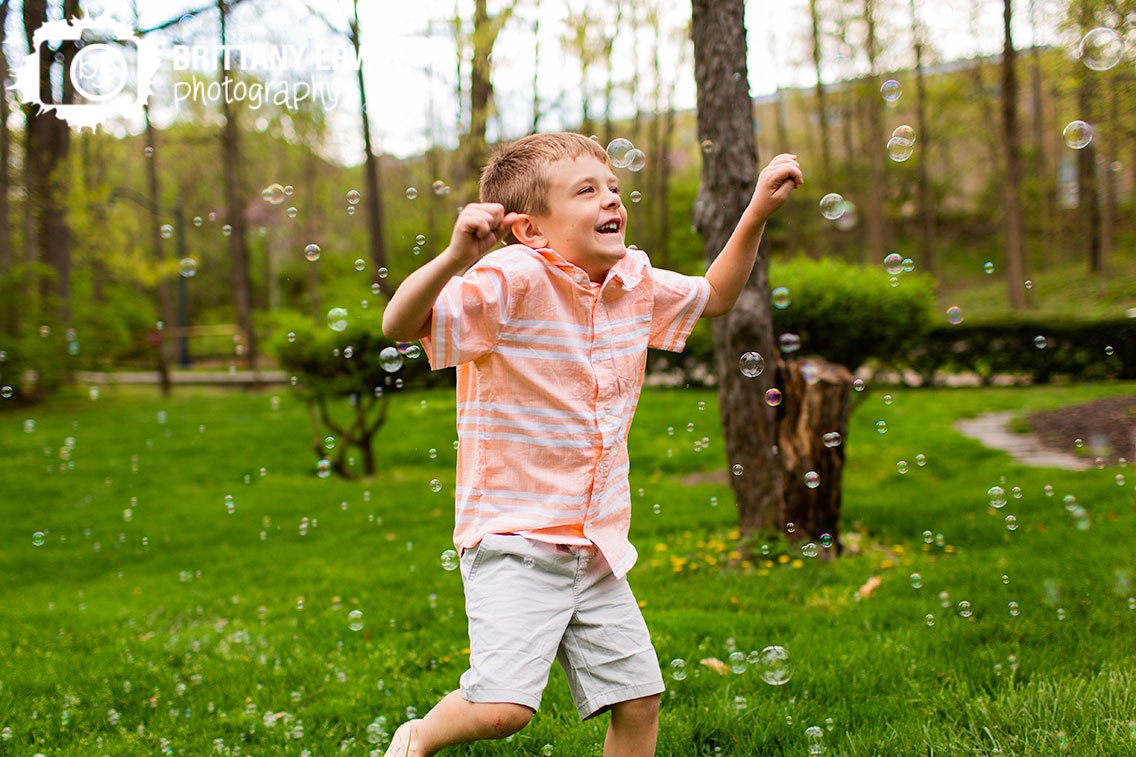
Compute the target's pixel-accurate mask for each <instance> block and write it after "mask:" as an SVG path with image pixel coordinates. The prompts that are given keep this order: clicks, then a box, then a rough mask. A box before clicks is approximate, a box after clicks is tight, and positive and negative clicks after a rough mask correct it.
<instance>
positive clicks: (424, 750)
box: [387, 691, 654, 757]
mask: <svg viewBox="0 0 1136 757" xmlns="http://www.w3.org/2000/svg"><path fill="white" fill-rule="evenodd" d="M532 716H533V711H532V710H531V709H530V708H528V707H525V706H524V705H523V704H513V703H512V702H470V701H467V700H466V699H464V698H463V697H462V695H461V692H460V691H451V692H450V693H449V694H447V695H446V696H445V697H443V698H442V701H440V702H438V704H436V705H434V708H433V709H432V710H430V711H429V712H428V713H426V715H425V717H423V718H422V719H421V720H411V721H408V722H406V723H403V724H402V725H401V726H399V728H398V730H397V731H395V733H394V737H393V738H392V739H391V746H390V749H388V750H387V755H389V756H390V757H395V756H396V755H397V757H407V756H409V757H429V755H432V754H434V753H435V752H437V751H438V750H439V749H441V748H442V747H447V746H452V745H453V744H464V743H466V742H469V741H478V740H480V739H502V738H505V737H506V736H509V735H510V734H514V733H516V732H517V731H519V730H521V729H522V728H524V727H525V726H526V725H528V722H529V721H530V720H531V719H532ZM653 743H654V742H653V741H652V744H653ZM392 749H393V750H395V751H393V752H392V751H391V750H392Z"/></svg>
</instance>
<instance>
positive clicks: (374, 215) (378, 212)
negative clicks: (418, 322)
mask: <svg viewBox="0 0 1136 757" xmlns="http://www.w3.org/2000/svg"><path fill="white" fill-rule="evenodd" d="M352 14H353V15H352V17H351V46H352V47H353V48H354V50H355V55H356V56H358V55H359V49H360V47H361V46H362V40H361V39H360V33H359V0H353V2H352ZM355 83H356V84H357V85H358V86H359V103H360V112H361V113H362V115H363V151H364V162H363V180H364V183H365V185H366V190H367V191H366V192H365V193H364V195H363V210H364V212H365V213H366V214H367V238H368V241H369V242H370V245H371V267H372V269H373V270H372V271H371V276H372V281H373V282H379V280H380V279H379V275H378V270H379V269H380V268H386V267H387V248H386V243H385V242H384V241H383V226H384V223H383V196H382V193H381V191H380V189H379V187H380V186H381V182H380V178H381V177H380V174H381V172H382V164H381V158H380V157H379V156H378V155H376V154H375V149H374V146H373V145H372V144H371V114H370V111H369V110H368V107H367V88H366V86H364V79H363V66H362V65H360V66H359V67H358V68H357V69H356V70H355ZM385 283H386V282H383V284H384V286H383V288H382V290H381V291H382V293H383V296H384V297H388V298H389V297H390V292H388V291H387V289H386V287H385Z"/></svg>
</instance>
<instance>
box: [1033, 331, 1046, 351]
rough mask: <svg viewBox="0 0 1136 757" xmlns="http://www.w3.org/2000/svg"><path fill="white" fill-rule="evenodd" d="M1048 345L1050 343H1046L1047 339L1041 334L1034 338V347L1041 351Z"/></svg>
mask: <svg viewBox="0 0 1136 757" xmlns="http://www.w3.org/2000/svg"><path fill="white" fill-rule="evenodd" d="M1047 344H1048V342H1047V341H1046V339H1045V337H1044V336H1041V335H1040V334H1038V335H1037V336H1035V337H1034V338H1033V346H1034V347H1037V348H1038V349H1039V350H1044V349H1045V346H1046V345H1047Z"/></svg>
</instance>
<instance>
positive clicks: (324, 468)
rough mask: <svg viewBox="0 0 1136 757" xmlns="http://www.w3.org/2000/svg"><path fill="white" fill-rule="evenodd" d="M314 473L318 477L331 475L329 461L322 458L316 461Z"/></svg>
mask: <svg viewBox="0 0 1136 757" xmlns="http://www.w3.org/2000/svg"><path fill="white" fill-rule="evenodd" d="M316 475H317V476H318V477H320V478H329V477H330V476H331V461H330V460H328V459H327V458H324V459H323V460H320V461H319V462H318V463H316Z"/></svg>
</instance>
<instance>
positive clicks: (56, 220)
mask: <svg viewBox="0 0 1136 757" xmlns="http://www.w3.org/2000/svg"><path fill="white" fill-rule="evenodd" d="M78 12H79V0H64V3H63V16H64V18H74V17H75V16H76V14H77V13H78ZM23 15H24V33H25V35H26V37H27V44H28V50H29V51H30V50H32V49H33V37H34V35H35V32H36V30H37V29H39V27H40V26H42V25H43V24H44V23H45V22H46V21H47V20H48V5H47V0H25V2H24V9H23ZM44 47H45V48H47V49H46V50H44V51H43V52H42V53H41V54H40V56H39V74H40V77H39V81H41V82H45V83H46V82H52V84H51V85H47V86H49V87H50V88H51V89H52V90H53V92H52V97H53V99H55V101H56V102H59V103H63V104H68V103H71V102H73V101H74V87H73V86H72V83H71V77H70V76H63V75H60V76H53V75H52V66H53V63H54V57H53V55H52V54H51V53H57V54H59V55H62V62H61V63H60V64H57V65H61V66H62V69H63V70H70V67H71V61H72V60H74V58H75V52H76V47H75V45H74V43H73V42H66V41H64V42H62V43H60V45H59V49H58V50H56V49H54V48H51V47H50V44H49V41H48V42H45V43H44ZM54 82H59V85H60V86H59V88H58V90H57V91H55V87H54ZM24 114H25V123H26V124H27V134H26V137H25V140H26V141H25V161H24V178H25V182H26V187H27V192H28V201H27V212H28V219H29V223H28V225H27V230H28V232H29V233H28V234H27V236H26V238H25V240H24V243H25V247H26V250H27V252H26V254H25V259H26V260H28V261H34V260H38V261H41V262H43V263H45V264H46V265H47V267H48V269H49V270H50V276H41V277H40V279H39V294H40V299H41V301H42V302H43V304H44V307H45V309H50V312H51V315H52V317H54V318H55V319H56V320H57V321H58V322H59V323H61V324H69V322H70V320H71V228H70V226H68V223H67V184H66V177H65V176H64V172H63V170H62V168H63V166H65V165H66V163H67V155H68V152H69V150H70V148H71V131H70V129H69V128H68V126H67V122H66V121H64V120H63V119H61V118H59V117H58V116H57V115H56V114H54V113H50V112H45V111H42V110H40V109H39V107H38V106H37V105H25V106H24ZM52 304H54V307H51V305H52ZM45 315H46V313H45Z"/></svg>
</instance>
